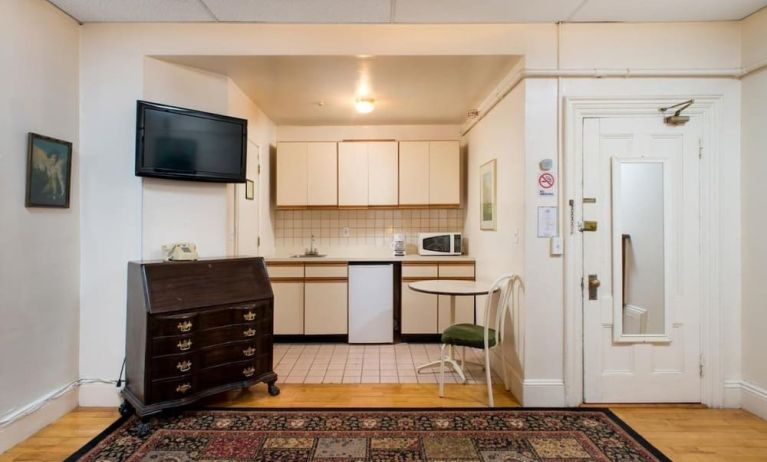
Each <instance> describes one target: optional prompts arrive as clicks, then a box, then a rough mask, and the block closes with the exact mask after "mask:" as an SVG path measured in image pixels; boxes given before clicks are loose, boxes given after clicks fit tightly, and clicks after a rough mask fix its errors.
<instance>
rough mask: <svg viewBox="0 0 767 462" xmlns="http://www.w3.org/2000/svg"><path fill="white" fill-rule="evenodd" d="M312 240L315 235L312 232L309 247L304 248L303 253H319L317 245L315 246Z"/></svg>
mask: <svg viewBox="0 0 767 462" xmlns="http://www.w3.org/2000/svg"><path fill="white" fill-rule="evenodd" d="M314 241H315V237H314V234H312V240H311V244H309V245H310V247H309V249H308V250H304V253H305V254H306V255H319V253H320V252H319V250H317V247H315V245H314Z"/></svg>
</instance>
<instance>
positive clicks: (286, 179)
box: [276, 143, 308, 207]
mask: <svg viewBox="0 0 767 462" xmlns="http://www.w3.org/2000/svg"><path fill="white" fill-rule="evenodd" d="M307 155H308V143H277V167H276V168H277V172H276V173H277V201H276V202H277V206H278V207H305V206H306V205H308V188H307V183H308V174H307V172H308V165H307Z"/></svg>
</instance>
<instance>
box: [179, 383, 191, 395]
mask: <svg viewBox="0 0 767 462" xmlns="http://www.w3.org/2000/svg"><path fill="white" fill-rule="evenodd" d="M191 389H192V384H191V383H189V382H186V383H182V384H181V385H179V386H177V387H176V393H186V392H188V391H189V390H191Z"/></svg>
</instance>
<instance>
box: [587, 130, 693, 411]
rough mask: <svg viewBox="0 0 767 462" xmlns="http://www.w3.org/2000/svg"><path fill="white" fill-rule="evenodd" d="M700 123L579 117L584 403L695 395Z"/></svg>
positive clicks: (679, 399) (662, 399)
mask: <svg viewBox="0 0 767 462" xmlns="http://www.w3.org/2000/svg"><path fill="white" fill-rule="evenodd" d="M699 127H700V124H699V123H698V122H696V120H695V119H693V120H691V121H690V122H689V123H687V124H686V125H685V126H677V127H671V126H667V125H665V124H664V122H663V120H662V118H661V117H610V118H590V119H585V120H584V127H583V128H584V129H583V162H582V170H581V172H580V178H581V179H582V195H581V196H582V197H580V198H578V199H579V200H580V203H581V207H582V214H581V217H582V219H583V222H582V224H581V225H580V227H581V229H582V231H581V234H580V236H581V239H582V247H581V248H582V249H583V255H582V261H583V268H582V270H583V273H582V276H583V279H582V287H583V290H582V293H583V323H584V325H583V335H584V337H583V343H584V344H583V366H584V395H585V396H584V401H585V402H587V403H648V402H656V403H662V402H700V399H701V378H700V377H701V371H700V363H701V361H700V328H699V324H700V323H699V317H700V314H699V307H700V296H699V292H700V291H699V284H700V278H699V272H700V269H699V267H700V264H699V263H700V245H701V242H700V218H699V214H700V191H699V155H700V154H699V153H700V142H701V141H700V140H701V134H700V128H699Z"/></svg>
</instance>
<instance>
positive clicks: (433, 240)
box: [418, 233, 461, 255]
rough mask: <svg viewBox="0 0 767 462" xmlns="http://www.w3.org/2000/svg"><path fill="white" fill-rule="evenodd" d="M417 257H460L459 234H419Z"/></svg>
mask: <svg viewBox="0 0 767 462" xmlns="http://www.w3.org/2000/svg"><path fill="white" fill-rule="evenodd" d="M418 255H461V233H419V234H418Z"/></svg>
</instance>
